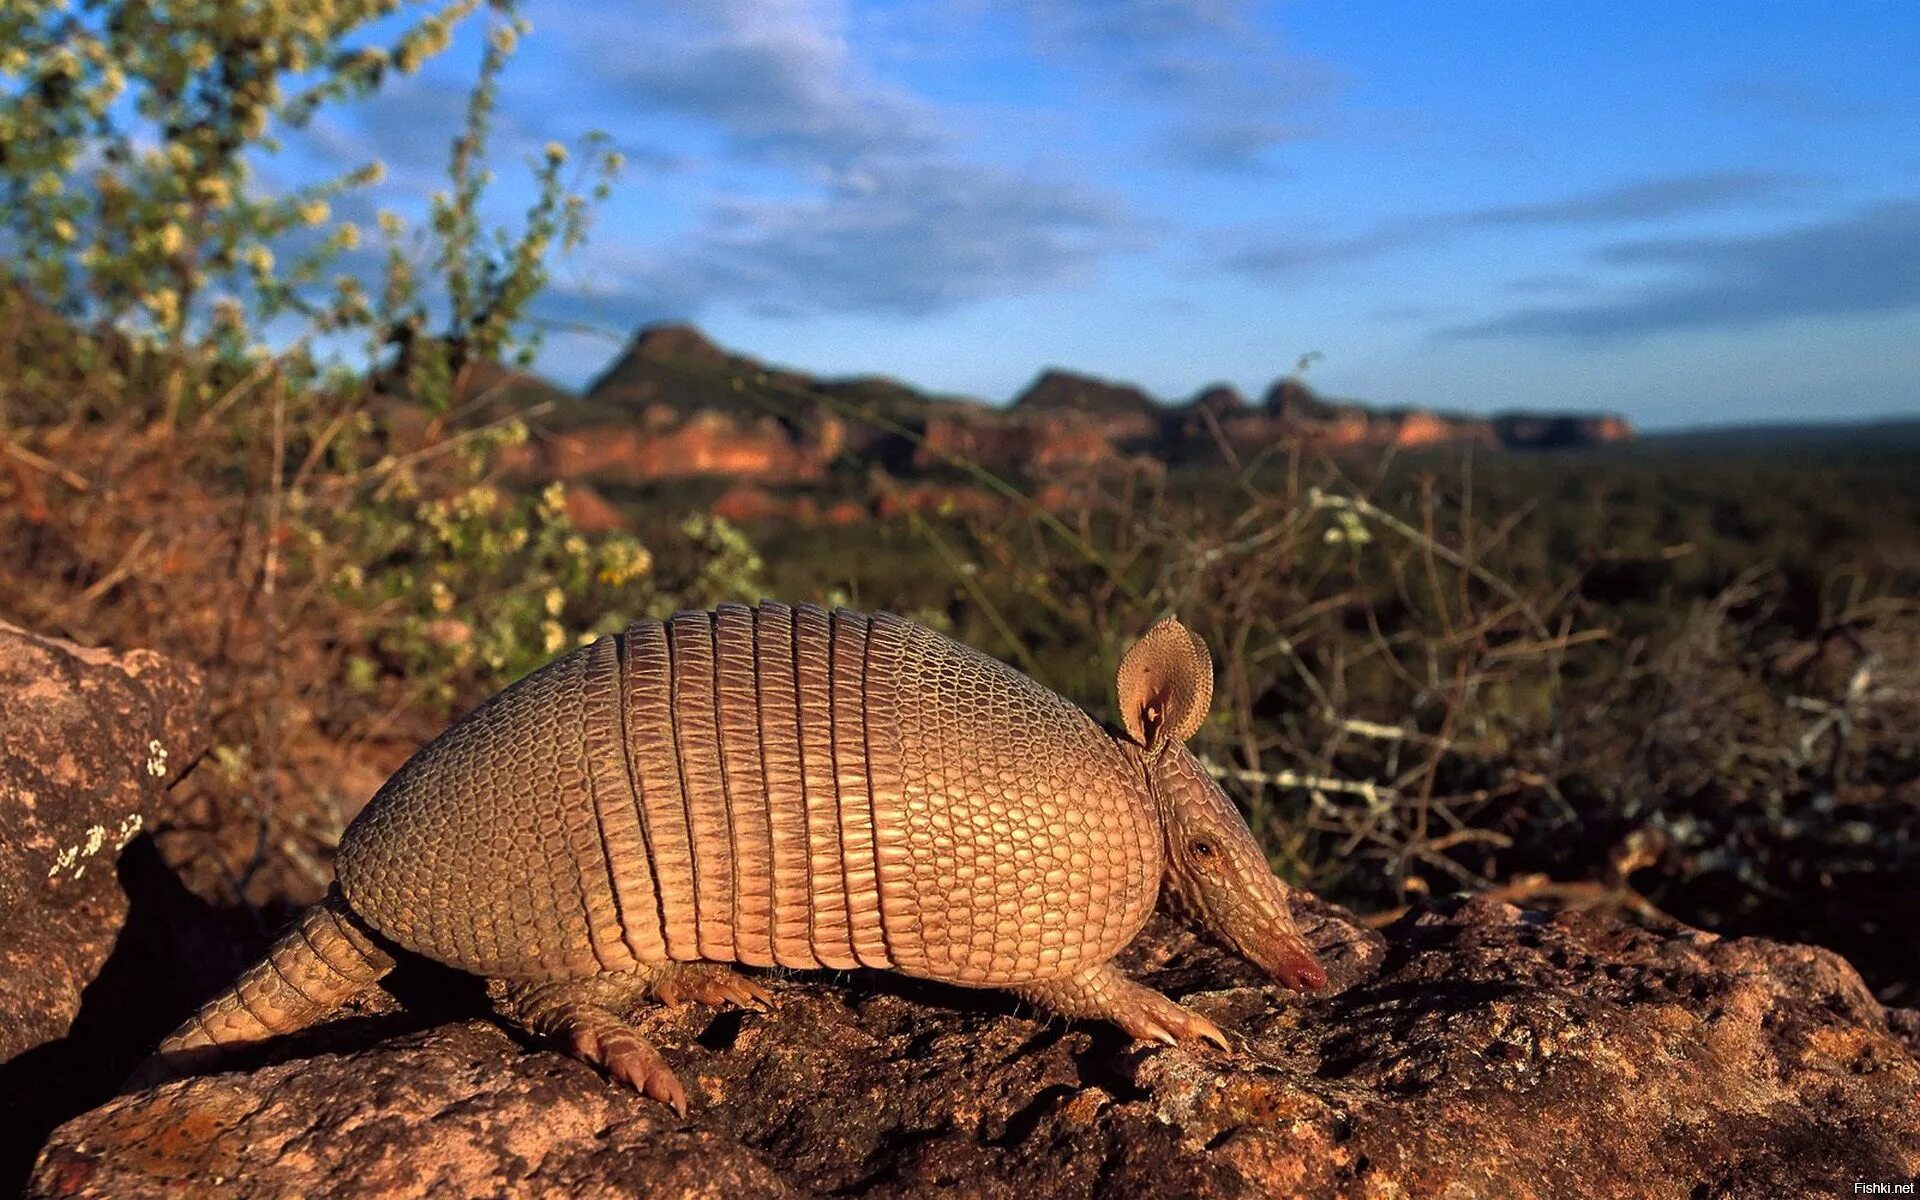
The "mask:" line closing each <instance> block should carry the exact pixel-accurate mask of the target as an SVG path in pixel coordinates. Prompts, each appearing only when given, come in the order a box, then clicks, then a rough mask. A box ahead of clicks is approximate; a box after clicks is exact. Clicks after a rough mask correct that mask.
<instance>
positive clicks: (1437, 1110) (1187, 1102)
mask: <svg viewBox="0 0 1920 1200" xmlns="http://www.w3.org/2000/svg"><path fill="white" fill-rule="evenodd" d="M1302 924H1303V929H1304V931H1305V932H1306V935H1307V937H1308V939H1309V940H1310V941H1311V942H1312V943H1313V944H1314V945H1315V947H1316V948H1317V949H1318V950H1319V952H1320V953H1321V954H1322V956H1323V961H1325V962H1326V964H1327V966H1328V969H1329V974H1330V975H1331V977H1332V986H1331V987H1330V989H1329V990H1328V991H1327V992H1326V993H1324V994H1322V995H1319V996H1315V997H1311V998H1306V999H1301V998H1298V997H1293V996H1290V995H1287V994H1285V993H1283V992H1281V991H1280V990H1278V989H1277V988H1274V987H1272V986H1270V985H1267V984H1265V983H1264V982H1263V981H1262V980H1261V979H1260V978H1259V977H1258V976H1257V975H1256V973H1255V972H1254V971H1253V970H1252V969H1251V968H1250V967H1249V966H1247V965H1246V964H1245V963H1243V962H1240V961H1239V960H1237V959H1234V958H1232V957H1231V956H1229V955H1227V954H1225V953H1223V952H1221V951H1219V950H1218V949H1216V948H1215V947H1213V946H1212V945H1210V944H1208V943H1205V942H1202V941H1200V940H1198V939H1197V938H1196V937H1195V936H1194V935H1192V934H1191V933H1189V932H1188V931H1187V930H1186V929H1185V928H1184V927H1182V926H1179V925H1176V924H1174V923H1172V922H1170V921H1167V920H1165V919H1158V920H1156V921H1155V922H1154V923H1153V924H1152V925H1151V926H1149V929H1148V931H1147V933H1146V934H1145V935H1144V936H1143V937H1142V938H1141V939H1140V940H1139V941H1138V942H1137V943H1136V945H1135V946H1134V947H1132V948H1131V949H1130V950H1129V951H1128V953H1127V955H1126V961H1127V963H1128V965H1129V966H1130V968H1131V969H1133V970H1134V971H1135V972H1137V973H1138V974H1139V975H1140V976H1141V977H1142V978H1144V979H1146V980H1147V981H1148V982H1150V983H1152V984H1154V985H1155V986H1158V987H1161V988H1163V989H1165V990H1167V991H1168V992H1170V993H1171V994H1173V995H1176V996H1179V997H1181V998H1183V999H1184V1000H1185V1001H1186V1002H1187V1003H1188V1004H1190V1005H1192V1006H1193V1007H1194V1008H1196V1009H1197V1010H1199V1011H1201V1012H1203V1013H1205V1014H1206V1015H1207V1016H1209V1017H1211V1018H1212V1019H1213V1020H1215V1021H1216V1022H1218V1023H1220V1024H1221V1025H1222V1026H1223V1027H1226V1028H1228V1029H1229V1030H1230V1031H1231V1036H1232V1038H1233V1041H1234V1043H1235V1047H1236V1049H1235V1050H1234V1052H1233V1053H1230V1054H1223V1053H1220V1052H1216V1051H1211V1050H1207V1049H1194V1048H1188V1047H1179V1048H1167V1047H1146V1046H1140V1045H1135V1044H1132V1043H1129V1042H1127V1041H1126V1040H1125V1039H1124V1038H1122V1037H1121V1036H1120V1035H1119V1034H1117V1033H1116V1032H1114V1031H1113V1030H1111V1029H1107V1028H1105V1027H1101V1026H1095V1025H1084V1024H1074V1025H1067V1024H1064V1023H1062V1022H1060V1021H1057V1020H1036V1019H1034V1016H1033V1014H1032V1013H1031V1012H1030V1011H1026V1010H1022V1009H1021V1008H1020V1006H1018V1005H1016V1004H1014V1003H1013V1002H1011V1001H1009V1000H1007V999H1006V998H1004V997H1001V996H998V995H995V994H991V993H972V992H963V991H957V990H953V989H945V988H938V987H933V986H929V985H922V984H917V983H914V982H912V981H907V980H902V979H899V978H897V977H888V976H874V975H856V976H854V977H852V978H851V979H842V980H838V981H832V980H828V979H824V978H821V977H818V976H808V977H794V978H775V979H773V980H772V981H771V983H770V986H771V987H772V989H773V990H774V992H775V993H776V996H777V1000H778V1008H777V1009H776V1011H775V1012H774V1013H772V1014H770V1015H766V1016H760V1015H752V1014H741V1013H723V1014H715V1013H713V1012H712V1011H711V1010H707V1009H702V1008H698V1007H689V1008H684V1009H678V1010H657V1009H656V1010H651V1011H648V1012H646V1013H644V1014H643V1015H642V1016H641V1018H640V1023H641V1025H642V1027H643V1028H644V1029H646V1030H647V1031H648V1033H649V1034H650V1035H651V1036H653V1037H655V1038H656V1039H657V1040H658V1041H659V1043H660V1044H661V1045H662V1047H663V1049H664V1050H665V1051H666V1053H667V1056H668V1058H669V1060H670V1061H672V1062H673V1063H674V1065H675V1066H676V1067H677V1068H678V1070H679V1073H680V1076H681V1078H682V1080H683V1081H684V1082H685V1083H686V1085H687V1087H688V1091H689V1093H690V1094H691V1096H692V1098H693V1100H694V1109H693V1112H692V1114H691V1115H690V1116H689V1117H688V1118H687V1119H685V1120H680V1119H677V1118H675V1117H674V1116H673V1115H672V1114H671V1113H670V1112H669V1111H668V1110H666V1109H664V1108H662V1107H661V1106H659V1105H656V1104H653V1103H650V1102H647V1101H643V1100H640V1099H638V1098H636V1097H634V1096H633V1095H631V1094H630V1093H627V1092H625V1091H623V1090H621V1089H619V1088H617V1087H614V1086H612V1085H610V1084H608V1083H606V1082H605V1081H604V1080H602V1079H601V1078H600V1077H599V1076H598V1075H596V1074H595V1073H594V1072H593V1071H592V1070H590V1069H589V1068H587V1067H585V1066H582V1065H580V1064H579V1063H577V1062H574V1061H572V1060H570V1059H568V1058H565V1057H563V1056H561V1055H559V1054H557V1053H555V1052H554V1051H552V1050H549V1049H545V1048H542V1047H530V1046H527V1045H523V1044H522V1043H520V1042H519V1041H517V1040H515V1039H514V1038H511V1037H509V1036H508V1035H507V1034H505V1033H503V1032H501V1031H500V1030H499V1029H497V1028H496V1027H494V1026H493V1025H491V1024H489V1023H487V1022H485V1021H482V1020H477V1019H461V1018H460V1013H461V1012H462V1011H467V1010H465V1009H463V1005H462V1004H461V1002H459V1001H458V1000H457V999H454V998H452V993H451V992H448V993H445V994H441V993H435V994H434V997H435V998H433V999H431V1000H427V1001H420V1000H416V1001H415V1002H414V1003H415V1008H414V1011H413V1012H411V1013H410V1014H393V1013H388V1014H387V1015H379V1016H372V1017H368V1016H361V1017H357V1018H354V1019H351V1020H347V1021H343V1022H340V1023H336V1024H335V1025H333V1026H331V1027H328V1028H323V1029H320V1030H315V1031H312V1032H310V1033H309V1034H306V1035H303V1036H302V1037H300V1038H297V1039H293V1040H290V1041H288V1042H287V1043H285V1044H283V1045H282V1046H280V1047H278V1048H277V1049H276V1050H275V1051H274V1052H273V1053H272V1054H270V1055H268V1056H267V1057H266V1058H265V1059H264V1060H262V1061H255V1062H253V1063H242V1064H237V1065H236V1069H234V1070H232V1071H229V1072H226V1073H222V1074H215V1075H209V1076H205V1077H202V1078H196V1079H188V1080H180V1081H175V1082H173V1083H170V1084H166V1085H164V1086H162V1087H159V1088H157V1089H154V1090H151V1091H147V1092H142V1093H138V1094H134V1095H128V1096H124V1097H121V1098H119V1099H116V1100H114V1101H113V1102H111V1103H110V1104H107V1105H106V1106H104V1107H102V1108H100V1109H98V1110H96V1111H94V1112H91V1113H89V1114H87V1115H85V1116H82V1117H80V1118H78V1119H76V1120H73V1121H71V1122H69V1123H68V1124H66V1125H65V1126H63V1127H62V1128H60V1129H59V1130H58V1131H56V1132H55V1134H54V1135H53V1137H52V1140H51V1142H50V1143H49V1145H48V1146H47V1148H46V1150H45V1152H44V1153H43V1155H42V1157H41V1159H40V1161H39V1163H38V1166H37V1168H36V1171H35V1173H34V1176H33V1181H32V1185H31V1191H30V1194H31V1195H33V1196H41V1197H52V1196H150V1195H188V1194H191V1195H196V1196H216V1197H219V1196H232V1197H241V1196H248V1197H251V1196H279V1195H290V1194H299V1195H306V1196H315V1197H321V1196H347V1195H360V1194H367V1193H368V1192H377V1193H379V1194H384V1195H398V1196H427V1195H436V1196H437V1195H494V1194H514V1195H528V1196H615V1195H648V1196H662V1197H668V1196H683V1195H684V1196H722V1195H724V1196H763V1195H765V1196H776V1195H822V1194H837V1195H864V1196H907V1195H914V1196H922V1195H952V1196H986V1197H999V1196H1005V1197H1049V1196H1096V1195H1098V1196H1121V1197H1131V1196H1142V1197H1144V1196H1156V1197H1158V1196H1192V1197H1214V1196H1222V1197H1224V1196H1233V1197H1255V1196H1311V1197H1396V1196H1409V1197H1422V1196H1476V1197H1477V1196H1518V1197H1536V1196H1537V1197H1584V1196H1596V1197H1645V1196H1688V1195H1699V1196H1717V1197H1776V1196H1799V1195H1816V1194H1819V1195H1826V1194H1835V1193H1836V1191H1837V1190H1840V1189H1844V1188H1845V1187H1847V1186H1848V1185H1849V1184H1850V1182H1851V1181H1853V1180H1865V1181H1888V1182H1890V1181H1901V1180H1906V1179H1908V1178H1911V1177H1912V1176H1913V1175H1914V1174H1915V1173H1916V1172H1920V1063H1916V1062H1915V1060H1914V1058H1913V1057H1912V1050H1911V1046H1910V1044H1908V1043H1907V1042H1905V1041H1903V1040H1902V1038H1903V1036H1904V1037H1910V1036H1911V1034H1910V1030H1911V1029H1912V1028H1913V1025H1914V1017H1913V1015H1912V1014H1907V1013H1900V1014H1893V1015H1891V1016H1890V1015H1889V1014H1888V1013H1887V1012H1886V1011H1884V1010H1883V1009H1881V1008H1880V1006H1879V1005H1877V1004H1876V1003H1875V1002H1874V1001H1873V999H1872V998H1871V996H1870V995H1869V994H1868V992H1867V990H1866V989H1865V988H1864V987H1863V986H1862V984H1861V982H1860V980H1859V978H1858V976H1857V975H1855V973H1854V972H1853V970H1852V969H1851V968H1850V967H1848V966H1847V964H1846V963H1844V962H1843V961H1841V960H1840V959H1838V958H1836V957H1835V956H1833V955H1832V954H1829V953H1827V952H1824V951H1821V950H1816V949H1811V948H1807V947H1799V946H1785V945H1779V944H1775V943H1770V942H1765V941H1758V940H1744V939H1741V940H1734V939H1727V940H1723V939H1718V938H1715V937H1713V936H1711V935H1707V934H1702V933H1698V932H1695V931H1691V930H1685V929H1678V928H1675V929H1668V930H1663V931H1649V930H1646V929H1641V928H1638V927H1631V926H1627V925H1623V924H1619V923H1616V922H1613V921H1610V920H1607V919H1603V918H1597V917H1590V916H1561V917H1550V916H1545V915H1541V914H1537V913H1527V912H1522V911H1520V910H1517V909H1514V908H1511V907H1508V906H1506V905H1502V904H1498V903H1494V902H1491V901H1458V900H1455V901H1443V902H1440V903H1438V904H1435V905H1431V906H1428V907H1426V908H1424V909H1419V910H1416V911H1415V912H1414V913H1412V914H1410V915H1409V916H1407V917H1406V918H1403V919H1402V920H1401V921H1399V922H1397V923H1396V924H1395V925H1393V926H1392V927H1390V928H1389V929H1387V930H1386V931H1385V936H1384V937H1383V936H1381V935H1380V934H1376V933H1373V932H1370V931H1366V930H1363V929H1360V928H1358V927H1356V926H1354V925H1353V924H1351V923H1350V922H1349V921H1348V920H1346V919H1345V917H1344V915H1343V914H1342V913H1341V912H1340V911H1339V910H1336V909H1332V908H1330V907H1327V906H1321V905H1315V906H1310V909H1309V911H1308V912H1307V913H1306V914H1305V919H1304V920H1303V922H1302ZM428 990H429V991H431V989H428ZM468 1003H470V1001H468ZM436 1006H437V1007H436ZM436 1020H438V1021H444V1022H446V1023H444V1024H430V1022H434V1021H436ZM1902 1031H1908V1032H1902Z"/></svg>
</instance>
